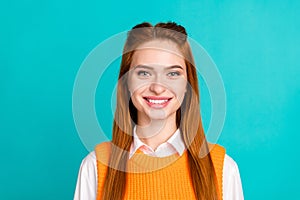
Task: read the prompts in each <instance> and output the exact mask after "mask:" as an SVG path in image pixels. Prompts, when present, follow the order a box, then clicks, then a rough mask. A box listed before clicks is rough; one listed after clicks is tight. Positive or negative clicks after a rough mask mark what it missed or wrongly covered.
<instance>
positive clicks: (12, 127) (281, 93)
mask: <svg viewBox="0 0 300 200" xmlns="http://www.w3.org/2000/svg"><path fill="white" fill-rule="evenodd" d="M299 10H300V3H299V1H297V0H294V1H271V0H267V1H259V0H256V1H255V0H252V1H250V0H248V1H238V0H224V1H179V0H172V1H171V0H166V1H151V2H150V1H148V2H146V1H145V2H142V1H119V2H117V1H99V0H98V1H71V0H66V1H58V0H52V1H50V0H48V1H37V0H30V1H21V0H19V1H5V2H4V1H2V2H1V3H0V22H1V23H0V24H1V26H0V69H1V70H0V95H1V96H0V97H1V98H0V106H1V114H0V132H1V140H0V149H1V153H2V161H1V165H0V170H1V173H0V174H1V177H0V184H1V185H0V199H10V200H14V199H20V198H22V199H31V200H39V199H45V200H46V199H72V198H73V193H74V188H75V183H76V179H77V173H78V169H79V165H80V162H81V160H82V159H83V158H84V157H85V156H86V155H87V153H88V151H87V150H86V149H85V147H84V146H83V144H82V142H81V140H80V138H79V136H78V134H77V131H76V128H75V125H74V121H73V116H72V91H73V84H74V80H75V77H76V73H77V71H78V70H79V67H80V65H81V63H82V62H83V60H84V58H85V57H86V56H87V55H88V53H89V52H90V51H91V50H92V49H93V48H94V47H96V46H97V45H98V44H99V43H100V42H102V41H103V40H105V39H107V38H108V37H110V36H112V35H114V34H117V33H119V32H122V31H126V30H128V29H130V28H131V27H132V26H133V25H135V24H137V23H140V22H143V21H149V22H151V23H157V22H160V21H169V20H171V21H175V22H178V23H179V24H182V25H184V26H185V27H186V29H187V31H188V33H189V35H190V36H191V37H192V38H194V39H196V40H197V41H198V42H199V43H200V44H201V45H202V46H203V47H204V48H205V49H206V50H207V52H208V53H209V54H210V56H211V57H212V58H213V60H214V62H215V63H216V65H217V66H218V69H219V71H220V73H221V76H222V78H223V81H224V85H225V89H226V95H227V115H226V121H225V125H224V129H223V131H222V134H221V136H220V138H219V140H218V141H217V142H218V143H219V144H221V145H223V146H225V147H226V149H227V153H228V154H229V155H230V156H231V157H233V158H234V160H235V161H236V162H237V163H238V166H239V169H240V173H241V178H242V183H243V189H244V195H245V199H256V200H259V199H297V198H299V196H300V190H299V189H298V187H299V183H298V180H299V179H300V173H299V169H300V156H299V153H300V150H299V149H298V140H299V139H300V136H299V133H300V128H299V122H300V121H299V112H300V106H299V103H300V64H299V60H298V59H299V56H300V42H299V36H300V21H299V19H300V14H299ZM116 63H117V61H116ZM117 64H118V63H117ZM116 71H117V70H116ZM108 73H110V74H108V77H109V76H111V77H112V78H111V79H107V80H108V81H111V82H113V81H114V80H115V78H116V74H115V71H113V70H111V71H108ZM110 84H113V83H109V84H108V85H110ZM101 87H102V88H105V86H104V87H103V86H102V85H101ZM99 88H100V86H99ZM201 88H203V91H204V92H203V96H202V97H203V102H204V103H202V104H203V105H204V107H205V105H208V106H209V105H210V104H209V100H206V99H207V98H209V95H208V94H207V92H205V86H203V85H202V86H201ZM104 90H105V91H104V92H108V93H109V92H110V90H111V88H110V87H107V88H106V89H104ZM97 94H98V93H97ZM97 98H101V97H99V95H96V100H97ZM205 102H206V103H205ZM203 105H202V106H203ZM209 110H210V109H208V108H206V107H205V108H203V112H204V114H203V116H204V123H205V124H208V123H209V117H208V116H209ZM206 111H207V112H208V114H207V113H206ZM105 114H107V115H106V116H108V117H106V118H104V120H105V119H106V120H107V122H106V125H105V127H104V129H106V130H110V126H111V122H112V120H111V119H109V117H110V115H111V113H109V112H106V113H105V112H103V113H100V112H98V115H99V116H100V117H99V119H101V115H105ZM101 120H103V119H101Z"/></svg>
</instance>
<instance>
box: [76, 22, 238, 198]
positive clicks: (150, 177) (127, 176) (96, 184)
mask: <svg viewBox="0 0 300 200" xmlns="http://www.w3.org/2000/svg"><path fill="white" fill-rule="evenodd" d="M117 97H118V98H117V106H116V112H115V117H114V124H113V138H112V141H111V142H105V143H101V144H99V145H97V147H96V148H95V151H93V152H91V153H90V154H89V155H88V156H87V157H86V158H85V159H84V160H83V162H82V164H81V167H80V171H79V176H78V180H77V186H76V191H75V196H74V199H76V200H79V199H80V200H86V199H202V200H221V199H224V200H234V199H236V200H239V199H243V192H242V186H241V181H240V176H239V171H238V167H237V165H236V163H235V162H234V161H233V160H232V159H231V158H230V157H229V156H228V155H226V154H225V149H224V148H223V147H221V146H219V145H210V144H208V143H207V141H206V138H205V135H204V131H203V126H202V122H201V116H200V105H199V89H198V80H197V75H196V68H195V65H194V61H193V56H192V52H191V49H190V46H189V43H188V41H187V33H186V31H185V29H184V28H183V27H182V26H180V25H177V24H175V23H159V24H156V25H155V26H152V25H151V24H149V23H142V24H139V25H136V26H135V27H133V29H132V30H131V31H129V33H128V37H127V40H126V44H125V46H124V50H123V56H122V62H121V68H120V73H119V82H118V89H117Z"/></svg>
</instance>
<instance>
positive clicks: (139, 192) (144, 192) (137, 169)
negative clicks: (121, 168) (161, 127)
mask: <svg viewBox="0 0 300 200" xmlns="http://www.w3.org/2000/svg"><path fill="white" fill-rule="evenodd" d="M210 148H211V150H210V153H211V157H212V161H213V165H214V168H215V172H216V177H217V188H218V195H219V199H222V196H223V191H222V188H223V187H222V182H223V180H222V177H223V162H224V156H225V149H224V148H223V147H221V146H219V145H210ZM110 149H111V143H110V142H104V143H101V144H99V145H97V146H96V148H95V152H96V157H97V174H98V189H97V200H100V199H101V197H102V188H103V184H104V180H105V176H106V172H107V163H108V161H109V155H110ZM127 171H128V172H127V177H126V181H127V182H126V189H125V195H124V199H136V200H142V199H145V200H146V199H147V200H148V199H196V198H195V193H194V190H193V186H192V180H191V178H190V172H189V168H188V155H187V152H186V151H185V152H184V153H183V155H182V156H178V155H177V154H174V155H171V156H167V157H163V158H159V157H152V156H147V155H145V154H143V153H142V152H141V151H137V152H136V153H135V154H134V155H133V156H132V157H131V158H130V159H129V160H128V163H127ZM112 192H113V191H112Z"/></svg>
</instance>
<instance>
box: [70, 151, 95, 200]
mask: <svg viewBox="0 0 300 200" xmlns="http://www.w3.org/2000/svg"><path fill="white" fill-rule="evenodd" d="M96 191H97V165H96V155H95V152H94V151H92V152H91V153H89V154H88V155H87V156H86V157H85V158H84V159H83V161H82V162H81V165H80V169H79V173H78V178H77V184H76V189H75V194H74V200H86V199H90V200H93V199H96Z"/></svg>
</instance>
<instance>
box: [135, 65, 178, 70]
mask: <svg viewBox="0 0 300 200" xmlns="http://www.w3.org/2000/svg"><path fill="white" fill-rule="evenodd" d="M133 68H134V69H137V68H143V69H149V70H153V69H154V68H153V67H150V66H148V65H137V66H135V67H133ZM174 68H179V69H181V70H184V69H183V67H182V66H180V65H172V66H169V67H166V68H165V69H167V70H169V69H174Z"/></svg>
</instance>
